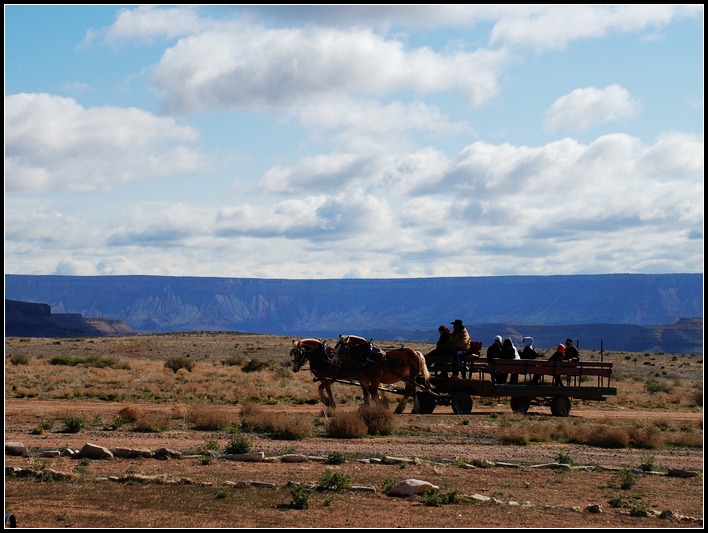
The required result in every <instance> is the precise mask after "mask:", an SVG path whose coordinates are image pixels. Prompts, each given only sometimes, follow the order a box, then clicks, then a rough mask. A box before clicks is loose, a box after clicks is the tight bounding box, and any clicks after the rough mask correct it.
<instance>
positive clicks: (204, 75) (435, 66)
mask: <svg viewBox="0 0 708 533" xmlns="http://www.w3.org/2000/svg"><path fill="white" fill-rule="evenodd" d="M505 61H506V53H505V52H503V51H491V50H485V49H478V50H476V51H474V52H465V51H458V52H454V53H450V54H439V53H436V52H434V51H432V50H431V49H429V48H418V49H415V50H411V51H407V50H405V49H404V47H403V44H402V43H401V42H399V41H396V40H392V39H384V38H382V37H380V36H378V35H375V34H374V33H373V32H371V31H367V30H361V29H353V30H349V31H341V30H334V29H324V28H306V29H278V30H270V29H265V28H261V27H255V26H238V30H237V31H235V30H234V29H230V30H229V31H211V32H206V33H203V34H199V35H194V36H191V37H188V38H185V39H182V40H180V41H179V42H178V43H177V44H176V45H175V46H174V47H172V48H171V49H169V50H167V51H166V52H165V53H164V55H163V56H162V59H161V61H160V63H159V65H157V66H156V67H155V69H154V72H153V76H152V82H153V84H154V86H155V88H156V89H157V90H158V91H159V93H160V94H161V95H162V96H163V98H164V99H165V102H166V104H165V105H166V106H167V108H169V109H171V110H174V111H181V112H187V113H191V112H195V111H201V110H206V109H254V108H255V109H259V108H270V107H273V106H289V105H292V104H294V103H308V102H311V101H313V99H316V98H324V97H330V96H332V95H334V94H335V93H338V92H343V93H344V94H348V95H358V96H383V95H387V94H391V93H394V92H395V91H401V90H410V91H413V92H417V93H430V92H441V91H450V90H456V91H460V92H461V93H462V94H464V95H465V97H466V98H467V99H468V101H469V102H470V104H471V105H480V104H481V103H483V102H485V101H486V100H488V99H489V98H491V97H492V96H494V95H495V94H496V92H497V90H498V87H497V72H498V70H499V69H500V67H501V66H502V65H503V64H504V62H505Z"/></svg>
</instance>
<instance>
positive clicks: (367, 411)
mask: <svg viewBox="0 0 708 533" xmlns="http://www.w3.org/2000/svg"><path fill="white" fill-rule="evenodd" d="M359 415H360V416H361V418H362V419H363V420H364V423H365V424H366V426H367V427H368V428H369V429H368V433H369V435H390V434H391V433H393V432H394V430H395V429H396V425H397V420H396V417H395V416H394V414H393V413H392V412H391V411H389V410H388V409H387V408H386V407H384V406H383V405H378V404H370V405H362V406H361V407H360V408H359Z"/></svg>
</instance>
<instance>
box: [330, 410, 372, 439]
mask: <svg viewBox="0 0 708 533" xmlns="http://www.w3.org/2000/svg"><path fill="white" fill-rule="evenodd" d="M368 433H369V428H368V426H367V425H366V422H365V421H364V418H363V417H362V416H361V414H360V413H358V412H356V411H337V412H335V414H334V416H332V417H331V418H330V419H329V423H328V424H327V431H326V434H327V436H328V437H332V438H335V439H357V438H361V437H363V436H365V435H367V434H368Z"/></svg>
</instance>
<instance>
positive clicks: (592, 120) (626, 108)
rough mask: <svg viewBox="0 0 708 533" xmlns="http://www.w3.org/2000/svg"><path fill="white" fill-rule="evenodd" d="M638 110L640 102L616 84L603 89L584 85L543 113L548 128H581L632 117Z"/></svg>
mask: <svg viewBox="0 0 708 533" xmlns="http://www.w3.org/2000/svg"><path fill="white" fill-rule="evenodd" d="M638 110H639V102H637V101H636V100H632V98H631V97H630V95H629V92H628V91H627V90H626V89H624V88H622V87H620V86H619V85H616V84H614V85H609V86H607V87H605V88H604V89H596V88H595V87H586V88H584V89H575V90H574V91H572V92H571V93H570V94H566V95H565V96H561V97H560V98H558V99H557V100H556V101H555V102H553V104H552V105H551V107H550V109H549V110H548V111H547V112H546V117H545V128H546V129H547V130H548V131H552V132H557V131H583V130H585V129H587V128H588V127H590V126H593V125H595V124H598V123H607V122H612V121H619V120H622V119H626V118H631V117H633V116H634V115H636V113H637V112H638Z"/></svg>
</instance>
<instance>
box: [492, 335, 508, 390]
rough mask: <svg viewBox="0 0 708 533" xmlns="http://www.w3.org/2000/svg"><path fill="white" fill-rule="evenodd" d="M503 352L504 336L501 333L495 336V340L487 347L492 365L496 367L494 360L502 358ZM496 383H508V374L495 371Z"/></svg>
mask: <svg viewBox="0 0 708 533" xmlns="http://www.w3.org/2000/svg"><path fill="white" fill-rule="evenodd" d="M501 353H502V338H501V335H497V336H496V337H494V342H493V343H492V344H491V345H490V346H489V348H487V361H488V362H489V364H490V365H492V367H494V361H495V360H496V359H501ZM493 377H494V383H506V377H507V375H506V374H503V373H495V374H494V375H493Z"/></svg>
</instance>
